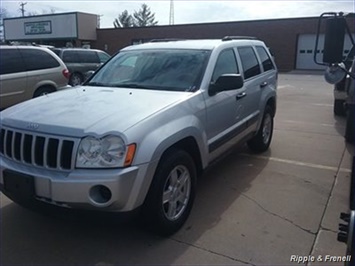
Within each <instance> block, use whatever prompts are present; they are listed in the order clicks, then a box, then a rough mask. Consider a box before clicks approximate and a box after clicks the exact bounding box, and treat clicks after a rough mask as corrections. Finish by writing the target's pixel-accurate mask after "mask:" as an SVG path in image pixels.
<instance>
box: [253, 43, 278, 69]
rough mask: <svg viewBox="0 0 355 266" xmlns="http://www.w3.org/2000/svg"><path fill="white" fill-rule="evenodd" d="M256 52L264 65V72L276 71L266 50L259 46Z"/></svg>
mask: <svg viewBox="0 0 355 266" xmlns="http://www.w3.org/2000/svg"><path fill="white" fill-rule="evenodd" d="M256 51H257V52H258V54H259V58H260V60H261V63H262V65H263V68H264V71H268V70H271V69H275V67H274V64H273V63H272V61H271V59H270V57H269V55H268V54H267V52H266V50H265V48H264V47H262V46H257V47H256Z"/></svg>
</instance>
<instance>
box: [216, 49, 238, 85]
mask: <svg viewBox="0 0 355 266" xmlns="http://www.w3.org/2000/svg"><path fill="white" fill-rule="evenodd" d="M237 73H239V70H238V65H237V61H236V59H235V55H234V52H233V50H232V49H229V50H224V51H222V52H221V53H220V55H219V57H218V59H217V62H216V66H215V68H214V71H213V75H212V82H215V81H216V80H217V79H218V77H220V76H221V75H223V74H237Z"/></svg>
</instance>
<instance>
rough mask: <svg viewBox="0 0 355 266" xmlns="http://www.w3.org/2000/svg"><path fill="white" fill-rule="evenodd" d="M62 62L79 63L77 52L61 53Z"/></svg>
mask: <svg viewBox="0 0 355 266" xmlns="http://www.w3.org/2000/svg"><path fill="white" fill-rule="evenodd" d="M62 59H63V62H64V63H79V62H80V59H79V55H78V54H77V51H63V58H62Z"/></svg>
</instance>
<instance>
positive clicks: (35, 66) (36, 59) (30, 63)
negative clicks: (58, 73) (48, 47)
mask: <svg viewBox="0 0 355 266" xmlns="http://www.w3.org/2000/svg"><path fill="white" fill-rule="evenodd" d="M19 51H20V53H21V55H22V58H23V60H24V62H25V65H26V69H27V71H33V70H40V69H47V68H55V67H59V66H60V64H59V62H58V61H57V59H55V58H54V57H53V56H52V55H51V54H49V53H47V52H46V51H43V50H36V49H20V50H19Z"/></svg>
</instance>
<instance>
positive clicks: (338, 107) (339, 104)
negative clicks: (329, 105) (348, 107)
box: [333, 100, 346, 116]
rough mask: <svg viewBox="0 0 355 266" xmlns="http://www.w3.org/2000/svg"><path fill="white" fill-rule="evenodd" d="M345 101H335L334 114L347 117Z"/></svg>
mask: <svg viewBox="0 0 355 266" xmlns="http://www.w3.org/2000/svg"><path fill="white" fill-rule="evenodd" d="M344 103H345V101H344V100H334V106H333V112H334V115H337V116H345V114H346V112H345V107H344Z"/></svg>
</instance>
